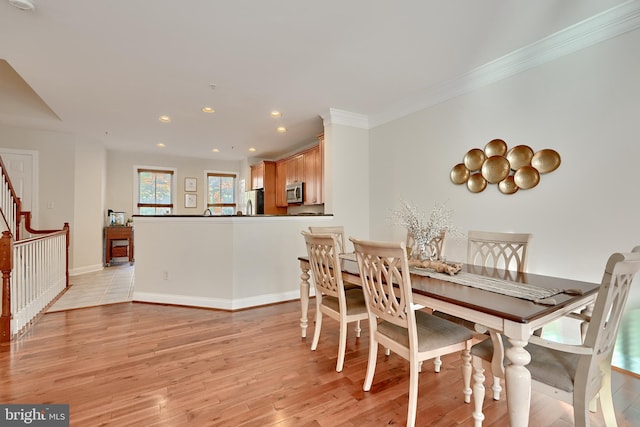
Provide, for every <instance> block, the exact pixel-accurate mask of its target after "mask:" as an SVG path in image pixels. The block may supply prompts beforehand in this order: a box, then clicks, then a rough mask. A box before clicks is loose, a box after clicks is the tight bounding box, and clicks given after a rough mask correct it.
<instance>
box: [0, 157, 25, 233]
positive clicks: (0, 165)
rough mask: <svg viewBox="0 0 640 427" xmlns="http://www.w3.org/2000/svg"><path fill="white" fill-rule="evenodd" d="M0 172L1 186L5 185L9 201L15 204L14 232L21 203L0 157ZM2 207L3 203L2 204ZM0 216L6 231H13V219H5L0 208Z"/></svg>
mask: <svg viewBox="0 0 640 427" xmlns="http://www.w3.org/2000/svg"><path fill="white" fill-rule="evenodd" d="M0 171H1V172H2V178H3V183H2V184H3V185H5V184H6V185H7V186H8V188H9V193H10V195H11V197H10V199H11V201H13V202H14V203H15V204H16V212H15V213H16V218H15V221H16V224H15V226H16V230H17V227H18V226H19V223H20V220H19V217H20V209H21V203H20V198H19V197H18V195H17V194H16V191H15V190H14V188H13V184H11V179H10V178H9V172H8V171H7V168H6V167H5V166H4V162H3V161H2V157H1V156H0ZM3 206H4V203H3ZM0 216H2V219H3V220H4V223H5V226H6V228H7V230H13V225H14V224H11V223H12V222H13V221H14V218H11V219H10V220H9V219H7V217H6V215H5V212H4V209H2V208H1V207H0ZM16 232H17V231H16Z"/></svg>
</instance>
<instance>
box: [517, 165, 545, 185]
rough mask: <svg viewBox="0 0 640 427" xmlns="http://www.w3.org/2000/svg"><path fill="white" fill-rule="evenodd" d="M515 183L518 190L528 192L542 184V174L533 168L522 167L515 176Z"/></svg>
mask: <svg viewBox="0 0 640 427" xmlns="http://www.w3.org/2000/svg"><path fill="white" fill-rule="evenodd" d="M513 181H514V182H515V183H516V185H517V186H518V188H522V189H523V190H528V189H530V188H533V187H535V186H536V185H538V183H539V182H540V173H539V172H538V170H537V169H536V168H534V167H533V166H522V167H521V168H520V169H518V170H517V171H516V173H514V174H513Z"/></svg>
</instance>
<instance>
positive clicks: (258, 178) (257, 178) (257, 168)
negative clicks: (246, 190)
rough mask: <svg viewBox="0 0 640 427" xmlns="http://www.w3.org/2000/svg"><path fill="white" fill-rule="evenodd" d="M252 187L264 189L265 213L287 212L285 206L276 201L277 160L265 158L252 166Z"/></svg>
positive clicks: (277, 213) (253, 188) (279, 213)
mask: <svg viewBox="0 0 640 427" xmlns="http://www.w3.org/2000/svg"><path fill="white" fill-rule="evenodd" d="M251 189H252V190H259V189H262V190H263V191H264V213H265V214H267V215H281V214H286V213H287V211H286V209H285V208H284V207H282V206H279V205H278V204H277V203H276V162H271V161H266V160H264V161H262V162H260V163H257V164H255V165H252V166H251ZM285 206H286V205H285Z"/></svg>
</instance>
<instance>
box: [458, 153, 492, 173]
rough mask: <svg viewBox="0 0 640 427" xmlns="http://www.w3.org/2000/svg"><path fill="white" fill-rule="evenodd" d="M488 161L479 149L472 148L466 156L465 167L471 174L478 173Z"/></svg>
mask: <svg viewBox="0 0 640 427" xmlns="http://www.w3.org/2000/svg"><path fill="white" fill-rule="evenodd" d="M486 159H487V156H486V155H485V154H484V151H482V150H481V149H479V148H472V149H471V150H469V151H467V154H465V155H464V165H465V166H466V167H467V169H469V170H470V171H471V172H473V171H477V170H479V169H480V168H481V167H482V164H483V163H484V161H485V160H486Z"/></svg>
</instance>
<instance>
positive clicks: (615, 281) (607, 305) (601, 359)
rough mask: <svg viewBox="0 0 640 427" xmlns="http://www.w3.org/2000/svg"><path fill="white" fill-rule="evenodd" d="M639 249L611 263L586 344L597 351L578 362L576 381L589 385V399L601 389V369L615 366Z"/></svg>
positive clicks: (612, 258) (639, 260)
mask: <svg viewBox="0 0 640 427" xmlns="http://www.w3.org/2000/svg"><path fill="white" fill-rule="evenodd" d="M639 249H640V248H639V247H636V248H634V250H633V252H627V253H615V254H613V255H611V256H610V257H609V260H608V261H607V266H606V268H605V272H604V275H603V277H602V283H601V285H600V289H599V290H598V296H597V298H596V302H595V306H594V309H593V315H592V316H591V321H590V322H589V328H588V329H587V334H586V336H585V339H584V344H583V345H584V346H585V347H590V348H592V349H593V352H592V354H591V355H590V356H589V357H583V358H582V360H580V362H578V367H577V370H576V382H577V381H585V382H586V388H587V396H594V395H595V393H597V391H598V390H599V389H600V384H601V377H602V373H601V368H602V367H604V366H607V367H610V366H611V358H612V356H613V348H614V346H615V344H616V338H617V336H618V330H619V328H620V320H621V318H622V313H623V311H624V306H625V304H626V301H627V298H628V297H629V291H630V288H631V283H632V281H633V279H634V277H635V275H636V274H637V273H638V272H639V271H640V252H638V250H639ZM577 387H578V384H576V388H577ZM583 387H584V385H583Z"/></svg>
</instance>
